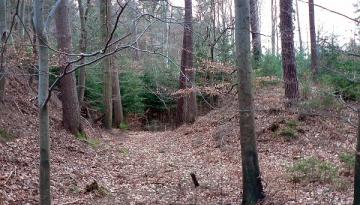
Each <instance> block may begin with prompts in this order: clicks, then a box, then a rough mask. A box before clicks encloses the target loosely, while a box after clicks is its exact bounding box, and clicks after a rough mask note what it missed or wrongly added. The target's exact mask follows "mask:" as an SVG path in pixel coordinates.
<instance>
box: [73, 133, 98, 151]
mask: <svg viewBox="0 0 360 205" xmlns="http://www.w3.org/2000/svg"><path fill="white" fill-rule="evenodd" d="M75 138H76V139H78V140H80V141H82V142H85V143H86V144H88V145H90V147H92V148H93V149H95V148H97V147H98V146H99V145H100V140H98V139H93V138H88V137H87V136H86V133H85V132H79V133H77V134H76V135H75Z"/></svg>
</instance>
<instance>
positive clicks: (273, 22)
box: [271, 0, 277, 55]
mask: <svg viewBox="0 0 360 205" xmlns="http://www.w3.org/2000/svg"><path fill="white" fill-rule="evenodd" d="M276 18H277V16H276V1H275V0H271V54H272V55H275V54H276V52H275V50H276V45H275V44H276V42H275V41H276V39H275V38H276V27H277V25H276Z"/></svg>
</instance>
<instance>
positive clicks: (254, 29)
mask: <svg viewBox="0 0 360 205" xmlns="http://www.w3.org/2000/svg"><path fill="white" fill-rule="evenodd" d="M250 23H251V36H252V48H253V55H254V59H255V61H256V62H257V61H259V60H260V58H261V34H260V20H259V5H258V0H250Z"/></svg>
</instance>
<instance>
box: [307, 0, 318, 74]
mask: <svg viewBox="0 0 360 205" xmlns="http://www.w3.org/2000/svg"><path fill="white" fill-rule="evenodd" d="M309 20H310V41H311V70H312V73H313V78H314V79H316V78H317V75H318V73H319V68H318V54H317V45H316V29H315V11H314V0H309Z"/></svg>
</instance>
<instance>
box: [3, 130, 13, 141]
mask: <svg viewBox="0 0 360 205" xmlns="http://www.w3.org/2000/svg"><path fill="white" fill-rule="evenodd" d="M14 138H15V136H14V135H12V134H11V133H9V132H8V131H6V130H4V129H0V142H8V141H10V140H12V139H14Z"/></svg>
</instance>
